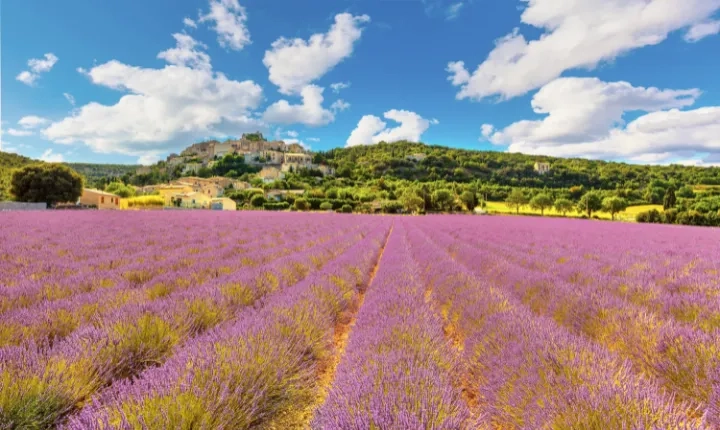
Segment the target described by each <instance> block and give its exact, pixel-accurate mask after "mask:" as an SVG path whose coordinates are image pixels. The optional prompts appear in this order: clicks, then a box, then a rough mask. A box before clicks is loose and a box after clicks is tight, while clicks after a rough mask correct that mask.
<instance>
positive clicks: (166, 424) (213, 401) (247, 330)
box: [66, 223, 388, 429]
mask: <svg viewBox="0 0 720 430" xmlns="http://www.w3.org/2000/svg"><path fill="white" fill-rule="evenodd" d="M387 228H388V226H387V225H386V224H385V223H383V224H381V225H378V226H377V227H376V228H374V229H373V231H372V232H371V233H370V234H369V235H368V236H367V237H366V238H365V239H363V240H362V241H361V243H359V244H357V245H356V246H355V248H354V249H355V251H356V252H353V253H346V254H344V255H343V256H342V257H340V258H338V259H337V260H335V261H333V262H332V263H331V264H329V265H328V266H327V267H326V268H325V269H323V270H322V272H321V273H313V274H311V275H310V276H309V277H308V278H306V279H305V280H303V281H301V282H299V283H298V284H295V285H294V286H292V287H290V288H288V289H286V290H285V291H283V292H282V293H281V294H278V295H275V296H273V297H271V298H269V299H268V301H267V302H266V306H265V307H263V308H261V309H255V310H251V311H249V312H245V313H243V314H242V315H240V317H239V318H238V319H237V320H236V321H235V322H234V323H233V324H231V325H227V326H222V327H218V328H216V329H214V330H211V331H210V332H208V333H206V334H204V335H202V336H199V337H196V338H195V339H193V340H192V341H191V342H189V343H187V344H186V345H185V346H184V347H183V348H182V349H181V350H180V351H178V352H177V353H176V354H175V355H173V356H172V357H171V358H170V360H168V361H167V362H166V363H165V364H164V365H162V366H160V367H156V368H152V369H149V370H147V371H146V372H144V373H143V374H142V375H141V377H140V378H139V379H137V380H136V381H134V382H132V383H131V382H129V381H128V382H120V383H118V384H116V385H114V386H113V387H111V388H110V389H109V390H107V391H106V392H104V393H103V394H102V395H101V396H98V397H96V398H95V399H94V400H93V401H92V403H91V404H90V405H89V406H88V407H87V408H85V409H84V410H83V411H81V412H80V413H79V414H78V415H76V416H73V417H72V418H71V419H70V421H69V423H68V424H67V426H66V428H70V429H94V428H121V429H131V428H190V427H192V428H249V427H258V426H260V425H261V424H264V425H267V426H268V427H271V426H275V427H276V428H286V427H288V426H289V424H290V423H294V424H298V423H299V422H301V421H303V420H304V419H305V417H304V416H303V414H302V413H299V412H302V411H303V410H304V409H306V408H309V407H311V405H312V404H313V402H314V401H315V399H316V397H317V395H318V390H319V386H318V382H317V381H318V373H319V372H320V370H321V368H322V367H323V363H325V362H326V361H327V360H329V359H330V357H331V355H332V353H333V343H332V338H333V328H334V326H335V324H336V322H337V320H338V318H339V317H340V315H341V314H342V313H343V311H344V310H345V309H347V308H349V307H351V306H352V304H353V302H354V301H355V300H356V298H357V294H358V287H361V286H362V285H364V284H366V282H367V280H368V274H369V273H370V269H371V266H372V264H373V263H374V262H375V260H376V259H377V256H378V253H379V250H380V247H381V245H382V242H383V239H384V237H385V235H386V234H387Z"/></svg>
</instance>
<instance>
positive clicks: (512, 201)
mask: <svg viewBox="0 0 720 430" xmlns="http://www.w3.org/2000/svg"><path fill="white" fill-rule="evenodd" d="M505 203H507V204H508V205H510V207H512V208H515V213H517V214H519V213H520V208H522V207H523V206H525V205H526V204H527V203H528V199H527V197H525V193H523V190H521V189H520V188H513V190H512V191H511V192H510V195H508V197H507V199H505Z"/></svg>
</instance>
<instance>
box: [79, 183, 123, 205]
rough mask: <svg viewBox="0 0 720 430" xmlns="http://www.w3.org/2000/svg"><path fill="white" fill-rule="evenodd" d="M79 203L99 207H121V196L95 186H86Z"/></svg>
mask: <svg viewBox="0 0 720 430" xmlns="http://www.w3.org/2000/svg"><path fill="white" fill-rule="evenodd" d="M79 203H80V204H81V205H86V206H97V208H98V209H119V205H120V196H117V195H115V194H112V193H106V192H105V191H100V190H96V189H94V188H84V189H83V193H82V196H80V201H79Z"/></svg>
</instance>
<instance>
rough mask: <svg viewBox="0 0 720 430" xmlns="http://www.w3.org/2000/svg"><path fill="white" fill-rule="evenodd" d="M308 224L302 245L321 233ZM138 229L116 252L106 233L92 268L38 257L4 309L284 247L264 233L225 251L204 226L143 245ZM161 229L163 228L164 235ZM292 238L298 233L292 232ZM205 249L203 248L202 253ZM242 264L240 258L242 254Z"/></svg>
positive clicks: (6, 295)
mask: <svg viewBox="0 0 720 430" xmlns="http://www.w3.org/2000/svg"><path fill="white" fill-rule="evenodd" d="M85 216H86V217H87V216H88V215H87V214H86V215H85ZM271 219H272V217H271ZM82 221H90V222H92V221H93V220H92V219H90V220H85V219H79V220H76V221H75V223H76V224H71V225H68V226H67V228H73V227H74V226H75V225H77V224H80V225H82V224H81V223H82ZM227 221H229V220H226V222H227ZM159 222H160V221H159V220H153V223H154V224H157V223H159ZM283 223H285V222H283ZM149 224H150V223H149ZM154 224H150V225H154ZM180 225H182V224H180ZM223 226H227V227H230V226H231V224H224V225H218V227H223ZM270 226H272V227H273V228H279V227H282V225H280V226H277V225H276V226H273V223H270ZM176 227H177V226H176ZM294 227H297V226H294ZM306 227H309V228H306V229H303V232H304V237H300V238H295V240H296V241H297V242H299V243H302V242H303V240H302V239H304V238H307V237H311V235H312V233H314V231H313V230H315V231H320V229H319V228H318V227H315V228H312V227H311V226H306ZM280 230H282V228H280ZM191 231H192V230H191ZM139 233H140V234H138V235H136V236H134V237H133V240H129V241H127V242H129V243H131V244H134V245H135V248H136V249H135V250H116V251H114V252H109V251H103V250H101V249H99V246H100V244H102V243H103V242H116V239H115V238H114V237H113V236H112V235H111V234H108V233H103V234H102V235H101V236H100V238H99V239H100V240H99V242H100V244H95V245H93V246H92V247H91V249H93V250H94V251H95V252H96V253H99V254H102V255H104V257H101V258H100V260H102V261H100V262H96V263H95V264H94V265H93V267H92V268H91V269H92V270H89V271H82V272H81V273H76V272H77V268H78V267H85V266H87V264H84V263H78V262H74V261H72V259H71V258H69V257H68V256H61V257H57V256H54V257H52V258H47V257H46V258H44V259H36V260H38V261H39V263H37V264H35V265H33V266H30V267H29V268H28V269H27V270H28V271H29V272H31V273H26V274H23V275H18V276H16V277H17V278H19V279H21V280H20V281H19V283H18V284H17V285H16V286H14V287H7V286H6V287H5V288H3V295H2V297H0V312H2V311H3V310H7V309H13V308H18V307H28V306H31V305H33V304H34V303H39V302H42V301H54V300H59V299H62V298H68V297H72V296H73V295H75V294H78V293H83V292H91V291H94V290H100V289H106V288H111V287H113V286H115V285H118V284H120V285H121V286H122V285H129V286H131V287H133V286H136V285H137V284H138V283H144V282H147V280H149V279H150V278H152V277H154V276H159V275H161V274H162V273H163V272H170V271H175V270H179V269H188V268H191V267H193V266H195V265H196V264H198V263H203V262H206V261H217V255H218V254H220V255H227V256H228V258H232V257H236V254H235V252H245V253H249V252H251V251H252V250H256V249H258V248H260V249H266V248H268V247H270V248H272V247H275V246H279V245H278V244H277V242H278V240H277V238H274V237H272V236H273V235H270V236H269V237H266V236H267V235H258V236H259V237H264V239H261V240H258V241H257V242H256V243H253V242H252V241H250V242H249V243H247V244H245V246H243V247H242V248H241V249H229V250H226V251H225V250H223V247H224V246H227V244H228V243H230V242H227V241H224V242H223V241H216V240H215V238H213V237H208V236H209V235H208V232H207V230H206V229H204V230H199V231H197V232H195V233H193V234H194V235H192V236H189V237H188V236H187V235H186V236H185V237H184V239H185V240H184V242H183V243H182V244H180V246H178V245H174V244H173V243H172V242H171V241H168V243H169V246H170V248H167V244H165V243H157V244H155V245H156V246H154V247H147V248H143V247H142V245H140V242H142V241H143V240H144V239H143V235H142V231H141V232H139ZM162 233H163V232H160V234H162ZM173 236H174V235H173V234H171V233H170V232H167V233H166V236H165V237H167V238H168V239H170V238H172V237H173ZM230 236H231V237H232V236H233V235H232V234H231V235H230ZM289 236H293V235H292V234H290V235H289ZM161 237H162V236H161ZM265 237H266V238H265ZM234 239H235V240H238V239H243V237H242V236H238V237H235V238H234ZM291 240H292V238H291ZM305 240H307V239H305ZM243 242H245V241H243ZM281 243H282V242H281ZM268 245H269V246H268ZM158 248H160V249H158ZM79 249H83V248H79ZM201 250H202V251H204V252H200V251H201ZM15 252H17V251H15ZM11 253H12V251H10V250H9V249H5V250H0V254H1V255H11ZM26 257H27V256H26ZM247 261H248V262H252V261H253V260H252V259H248V260H247ZM239 262H241V260H240V259H239V258H238V263H239ZM0 285H1V284H0Z"/></svg>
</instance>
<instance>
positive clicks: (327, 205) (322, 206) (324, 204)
mask: <svg viewBox="0 0 720 430" xmlns="http://www.w3.org/2000/svg"><path fill="white" fill-rule="evenodd" d="M332 208H333V204H332V203H330V202H322V203H320V210H321V211H331V210H332Z"/></svg>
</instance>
